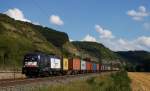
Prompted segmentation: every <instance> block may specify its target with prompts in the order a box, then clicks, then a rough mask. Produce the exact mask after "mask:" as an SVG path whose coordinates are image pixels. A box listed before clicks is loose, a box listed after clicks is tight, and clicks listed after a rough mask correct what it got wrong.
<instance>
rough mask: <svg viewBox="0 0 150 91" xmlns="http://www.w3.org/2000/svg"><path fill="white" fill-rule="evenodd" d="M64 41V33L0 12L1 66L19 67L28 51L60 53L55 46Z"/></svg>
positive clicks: (66, 38)
mask: <svg viewBox="0 0 150 91" xmlns="http://www.w3.org/2000/svg"><path fill="white" fill-rule="evenodd" d="M47 33H48V34H47ZM49 36H50V37H49ZM54 41H56V42H55V43H56V44H58V45H56V44H55V43H54ZM66 41H68V36H67V34H66V33H63V32H59V31H56V30H53V29H50V28H47V27H42V26H37V25H33V24H31V23H27V22H22V21H17V20H14V19H12V18H10V17H8V16H7V15H4V14H0V67H1V68H4V67H5V68H6V67H8V68H9V67H11V66H13V65H15V66H17V67H20V66H21V64H22V61H21V60H23V55H24V54H26V53H28V52H34V51H40V52H45V53H48V54H56V55H61V54H62V53H61V50H59V49H58V48H57V47H60V45H63V44H65V42H66Z"/></svg>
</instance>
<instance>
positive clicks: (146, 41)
mask: <svg viewBox="0 0 150 91" xmlns="http://www.w3.org/2000/svg"><path fill="white" fill-rule="evenodd" d="M95 28H96V31H97V32H99V34H100V35H99V36H100V37H99V39H97V42H100V43H102V44H104V45H105V46H106V47H108V48H110V49H111V50H113V51H129V50H147V51H150V37H148V36H147V37H146V36H141V37H138V38H136V39H134V40H127V39H122V38H117V37H115V36H114V35H113V34H112V32H111V31H109V30H106V29H103V28H102V27H101V26H99V25H96V26H95ZM95 40H96V39H95Z"/></svg>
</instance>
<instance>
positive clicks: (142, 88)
mask: <svg viewBox="0 0 150 91" xmlns="http://www.w3.org/2000/svg"><path fill="white" fill-rule="evenodd" d="M128 76H129V77H130V79H131V80H132V83H131V87H132V91H150V73H140V72H128Z"/></svg>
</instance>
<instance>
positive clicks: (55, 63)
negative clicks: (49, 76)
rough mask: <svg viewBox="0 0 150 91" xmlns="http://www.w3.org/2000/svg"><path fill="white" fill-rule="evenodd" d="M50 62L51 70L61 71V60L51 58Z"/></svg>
mask: <svg viewBox="0 0 150 91" xmlns="http://www.w3.org/2000/svg"><path fill="white" fill-rule="evenodd" d="M50 62H51V69H61V59H59V58H55V57H51V58H50Z"/></svg>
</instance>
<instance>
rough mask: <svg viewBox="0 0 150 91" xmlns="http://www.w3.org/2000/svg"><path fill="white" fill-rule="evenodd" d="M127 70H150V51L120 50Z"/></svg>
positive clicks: (119, 53)
mask: <svg viewBox="0 0 150 91" xmlns="http://www.w3.org/2000/svg"><path fill="white" fill-rule="evenodd" d="M117 54H118V55H120V56H121V57H123V58H124V59H125V60H126V63H127V70H129V71H150V52H147V51H120V52H117Z"/></svg>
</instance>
